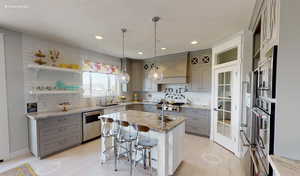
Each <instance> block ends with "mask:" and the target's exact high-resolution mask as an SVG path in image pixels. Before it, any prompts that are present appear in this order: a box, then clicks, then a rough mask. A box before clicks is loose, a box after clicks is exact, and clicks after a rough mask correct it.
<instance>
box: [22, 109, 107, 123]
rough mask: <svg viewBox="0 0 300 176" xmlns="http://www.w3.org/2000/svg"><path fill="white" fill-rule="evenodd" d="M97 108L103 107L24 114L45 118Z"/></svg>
mask: <svg viewBox="0 0 300 176" xmlns="http://www.w3.org/2000/svg"><path fill="white" fill-rule="evenodd" d="M99 109H104V107H101V106H94V107H85V108H76V109H71V110H69V111H66V112H64V111H49V112H32V113H28V114H26V117H28V118H30V119H32V120H39V119H46V118H49V117H55V116H64V115H71V114H77V113H82V112H86V111H94V110H99Z"/></svg>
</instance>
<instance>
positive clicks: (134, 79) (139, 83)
mask: <svg viewBox="0 0 300 176" xmlns="http://www.w3.org/2000/svg"><path fill="white" fill-rule="evenodd" d="M143 66H144V64H143V62H142V61H138V60H131V68H130V73H131V74H130V85H131V90H132V91H134V92H138V91H143V80H144V69H143Z"/></svg>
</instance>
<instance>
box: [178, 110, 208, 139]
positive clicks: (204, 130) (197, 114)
mask: <svg viewBox="0 0 300 176" xmlns="http://www.w3.org/2000/svg"><path fill="white" fill-rule="evenodd" d="M181 113H182V115H183V116H185V117H186V118H187V119H186V123H185V125H186V127H185V131H186V132H187V133H191V134H196V135H200V136H209V134H210V110H205V109H193V108H183V109H182V112H181Z"/></svg>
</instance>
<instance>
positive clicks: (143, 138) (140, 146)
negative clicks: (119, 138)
mask: <svg viewBox="0 0 300 176" xmlns="http://www.w3.org/2000/svg"><path fill="white" fill-rule="evenodd" d="M136 130H137V132H138V135H137V140H136V144H135V146H134V148H135V166H136V164H137V162H139V161H141V160H143V161H144V169H146V160H147V152H148V162H149V169H150V175H152V163H151V161H152V160H153V159H152V156H151V150H152V149H153V148H154V147H156V146H157V144H158V142H157V140H155V139H151V138H150V137H149V133H150V128H149V127H147V126H143V125H136ZM147 135H148V137H147ZM138 151H141V152H142V157H141V159H139V160H137V159H136V158H137V154H138Z"/></svg>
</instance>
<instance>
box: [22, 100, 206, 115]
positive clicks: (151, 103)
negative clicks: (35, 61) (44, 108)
mask: <svg viewBox="0 0 300 176" xmlns="http://www.w3.org/2000/svg"><path fill="white" fill-rule="evenodd" d="M131 104H149V105H156V104H157V102H151V101H144V102H134V101H131V102H126V103H120V104H118V105H113V106H107V107H104V106H94V107H82V108H76V109H71V110H69V111H66V112H63V111H49V112H33V113H28V114H25V115H26V117H28V118H30V119H32V120H38V119H45V118H49V117H55V116H64V115H70V114H77V113H82V112H86V111H94V110H99V109H107V108H113V107H119V106H126V105H131ZM182 107H183V108H194V109H207V110H209V106H207V105H183V106H182Z"/></svg>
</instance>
